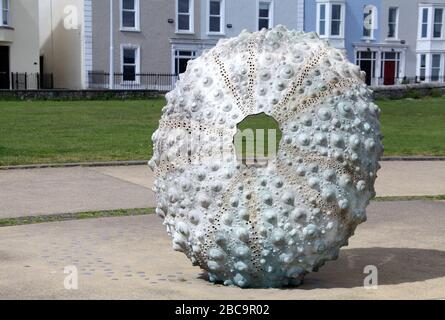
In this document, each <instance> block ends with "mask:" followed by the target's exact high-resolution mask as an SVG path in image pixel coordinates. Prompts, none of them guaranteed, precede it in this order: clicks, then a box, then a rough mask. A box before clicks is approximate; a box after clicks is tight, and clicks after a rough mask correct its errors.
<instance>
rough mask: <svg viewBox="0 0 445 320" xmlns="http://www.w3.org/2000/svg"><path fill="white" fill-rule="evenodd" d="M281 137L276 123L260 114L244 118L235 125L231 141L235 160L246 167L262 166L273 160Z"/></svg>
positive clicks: (271, 118) (269, 117)
mask: <svg viewBox="0 0 445 320" xmlns="http://www.w3.org/2000/svg"><path fill="white" fill-rule="evenodd" d="M281 137H282V133H281V130H280V128H279V126H278V123H277V121H276V120H275V119H274V118H273V117H271V116H268V115H266V114H265V113H260V114H256V115H252V116H248V117H246V118H245V119H244V120H243V121H241V122H240V123H238V125H237V133H236V135H235V137H234V139H233V143H234V145H235V150H236V158H237V161H238V162H240V163H243V164H245V165H246V166H264V165H267V163H268V161H269V160H271V159H275V157H276V154H277V151H278V146H279V144H280V140H281Z"/></svg>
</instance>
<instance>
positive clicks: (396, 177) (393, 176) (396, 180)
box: [376, 161, 445, 197]
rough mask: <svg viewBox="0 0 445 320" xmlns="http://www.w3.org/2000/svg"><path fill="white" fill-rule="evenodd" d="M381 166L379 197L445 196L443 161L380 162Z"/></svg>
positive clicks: (378, 180)
mask: <svg viewBox="0 0 445 320" xmlns="http://www.w3.org/2000/svg"><path fill="white" fill-rule="evenodd" d="M381 166H382V168H381V169H380V170H379V172H378V178H377V180H376V192H377V196H379V197H388V196H427V195H444V194H445V161H382V162H381Z"/></svg>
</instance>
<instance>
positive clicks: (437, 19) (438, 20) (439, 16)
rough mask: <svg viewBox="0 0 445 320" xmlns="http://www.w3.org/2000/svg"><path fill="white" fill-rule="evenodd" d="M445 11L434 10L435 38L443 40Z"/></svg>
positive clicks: (440, 9)
mask: <svg viewBox="0 0 445 320" xmlns="http://www.w3.org/2000/svg"><path fill="white" fill-rule="evenodd" d="M442 26H443V9H442V8H436V9H434V26H433V38H442Z"/></svg>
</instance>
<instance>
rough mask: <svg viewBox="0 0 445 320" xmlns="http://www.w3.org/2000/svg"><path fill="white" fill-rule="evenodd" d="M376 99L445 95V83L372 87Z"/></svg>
mask: <svg viewBox="0 0 445 320" xmlns="http://www.w3.org/2000/svg"><path fill="white" fill-rule="evenodd" d="M371 89H372V90H373V91H374V97H375V99H403V98H421V97H426V96H444V95H445V83H438V84H433V83H419V84H403V85H395V86H378V87H371Z"/></svg>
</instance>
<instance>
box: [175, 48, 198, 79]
mask: <svg viewBox="0 0 445 320" xmlns="http://www.w3.org/2000/svg"><path fill="white" fill-rule="evenodd" d="M180 52H190V53H191V55H190V56H186V55H181V54H179V53H180ZM197 54H198V52H197V51H196V50H193V49H185V48H184V49H181V48H175V49H174V50H173V74H175V75H180V73H179V67H178V72H176V65H177V61H176V60H177V59H181V58H190V59H189V60H193V59H196V57H197Z"/></svg>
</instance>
